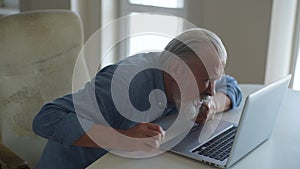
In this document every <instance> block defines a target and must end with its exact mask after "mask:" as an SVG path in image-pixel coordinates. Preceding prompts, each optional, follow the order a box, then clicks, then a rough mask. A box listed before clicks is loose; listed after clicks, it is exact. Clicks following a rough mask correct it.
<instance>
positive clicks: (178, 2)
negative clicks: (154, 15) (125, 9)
mask: <svg viewBox="0 0 300 169" xmlns="http://www.w3.org/2000/svg"><path fill="white" fill-rule="evenodd" d="M129 3H130V4H136V5H147V6H156V7H163V8H183V7H184V0H129Z"/></svg>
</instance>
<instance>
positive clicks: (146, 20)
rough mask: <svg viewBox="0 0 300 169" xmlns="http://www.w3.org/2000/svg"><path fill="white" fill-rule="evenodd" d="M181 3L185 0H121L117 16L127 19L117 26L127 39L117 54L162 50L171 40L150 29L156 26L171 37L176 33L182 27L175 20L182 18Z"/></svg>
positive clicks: (183, 16) (183, 11) (183, 15)
mask: <svg viewBox="0 0 300 169" xmlns="http://www.w3.org/2000/svg"><path fill="white" fill-rule="evenodd" d="M185 3H186V1H185V0H163V1H162V0H122V1H121V15H122V16H128V19H127V22H126V25H121V27H122V30H121V33H122V32H123V33H124V34H126V35H130V36H129V37H128V38H127V39H126V40H125V43H124V44H123V46H121V50H120V52H121V55H123V56H124V54H126V55H127V56H131V55H134V54H136V53H141V52H149V50H150V51H161V50H163V49H164V47H165V46H166V45H167V43H168V42H169V41H170V40H171V39H172V38H173V37H168V36H166V35H164V34H161V33H160V31H159V30H158V29H156V28H153V29H150V27H155V26H156V27H160V28H159V29H164V30H163V32H165V31H166V32H170V34H172V35H173V34H174V35H175V34H178V33H180V32H181V31H182V30H183V26H184V25H183V23H182V21H180V20H179V19H178V17H181V18H185V16H186V10H185V7H186V4H185ZM177 16H178V17H177ZM151 23H161V24H160V25H153V24H152V25H151ZM166 23H167V24H166ZM162 25H163V26H162ZM147 28H149V29H147ZM146 30H147V31H146Z"/></svg>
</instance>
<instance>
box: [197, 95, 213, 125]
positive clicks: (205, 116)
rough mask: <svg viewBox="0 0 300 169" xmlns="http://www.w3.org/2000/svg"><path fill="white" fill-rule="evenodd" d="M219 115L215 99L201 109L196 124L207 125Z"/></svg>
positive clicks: (205, 103) (205, 102) (204, 104)
mask: <svg viewBox="0 0 300 169" xmlns="http://www.w3.org/2000/svg"><path fill="white" fill-rule="evenodd" d="M216 113H217V107H216V104H215V101H214V100H213V99H210V100H207V101H204V102H203V103H202V105H201V107H200V108H199V113H198V116H197V117H196V120H195V122H196V123H205V122H206V121H208V120H211V119H213V118H214V117H215V115H216Z"/></svg>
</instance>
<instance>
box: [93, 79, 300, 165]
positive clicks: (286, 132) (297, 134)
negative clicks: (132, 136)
mask: <svg viewBox="0 0 300 169" xmlns="http://www.w3.org/2000/svg"><path fill="white" fill-rule="evenodd" d="M260 87H261V86H259V85H241V88H242V90H243V93H244V95H247V93H249V92H252V91H255V90H257V89H258V88H260ZM236 111H238V110H236ZM239 116H240V115H239V113H236V112H227V113H225V114H224V118H227V119H228V120H230V121H233V122H236V121H237V120H238V119H239ZM102 168H105V169H127V168H128V169H129V168H130V169H141V168H143V169H200V168H201V169H211V168H214V167H211V166H208V165H206V164H204V163H201V162H198V161H195V160H192V159H189V158H186V157H183V156H179V155H176V154H173V153H170V152H166V153H164V154H161V155H159V156H156V157H151V158H145V159H131V158H124V157H119V156H116V155H113V154H110V153H108V154H106V155H105V156H103V157H102V158H100V159H99V160H97V161H96V162H94V163H93V164H92V165H90V166H89V167H88V169H102ZM253 168H255V169H283V168H286V169H299V168H300V92H296V91H293V90H291V89H288V91H287V93H286V95H285V97H284V99H283V103H282V106H281V108H280V112H279V115H278V118H277V121H276V123H275V127H274V130H273V133H272V136H271V138H270V139H269V140H268V141H266V142H265V143H263V144H262V145H261V146H259V147H258V148H257V149H255V150H254V151H252V152H251V153H250V154H248V155H247V156H246V157H245V158H243V159H242V160H240V161H239V162H238V163H236V164H235V165H233V166H232V169H253Z"/></svg>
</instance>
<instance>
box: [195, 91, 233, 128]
mask: <svg viewBox="0 0 300 169" xmlns="http://www.w3.org/2000/svg"><path fill="white" fill-rule="evenodd" d="M230 107H231V100H230V98H229V97H228V96H227V95H226V94H224V93H222V92H217V93H216V94H215V95H214V96H213V97H212V98H211V99H209V100H206V101H204V103H203V104H202V105H201V107H200V108H199V113H198V116H197V117H196V120H195V122H196V123H204V122H206V121H208V120H211V119H213V118H214V117H215V115H216V113H218V112H223V111H227V110H229V109H230Z"/></svg>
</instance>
